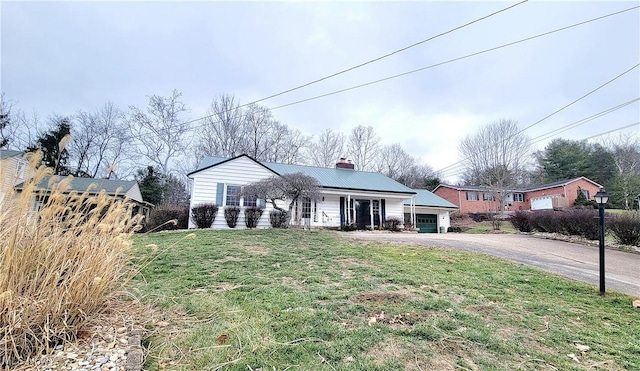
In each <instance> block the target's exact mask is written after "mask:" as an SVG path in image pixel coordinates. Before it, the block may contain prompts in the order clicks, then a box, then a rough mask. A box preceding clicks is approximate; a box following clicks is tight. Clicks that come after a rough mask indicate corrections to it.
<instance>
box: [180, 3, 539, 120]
mask: <svg viewBox="0 0 640 371" xmlns="http://www.w3.org/2000/svg"><path fill="white" fill-rule="evenodd" d="M527 1H529V0H523V1H521V2H519V3H516V4H513V5H510V6H508V7H506V8H503V9H500V10H498V11H496V12H493V13H491V14H488V15H485V16H484V17H481V18H478V19H475V20H473V21H471V22H467V23H465V24H463V25H461V26H458V27H455V28H452V29H450V30H448V31H445V32H441V33H439V34H437V35H435V36H431V37H429V38H427V39H424V40H421V41H418V42H416V43H413V44H411V45H409V46H405V47H404V48H401V49H398V50H395V51H393V52H391V53H387V54H385V55H382V56H380V57H377V58H374V59H371V60H368V61H366V62H364V63H360V64H358V65H355V66H353V67H349V68H347V69H345V70H342V71H338V72H336V73H333V74H331V75H328V76H325V77H322V78H319V79H316V80H313V81H310V82H308V83H305V84H302V85H298V86H296V87H294V88H291V89H287V90H284V91H281V92H279V93H276V94H272V95H269V96H267V97H264V98H260V99H258V100H254V101H252V102H249V103H245V104H242V105H239V106H237V107H235V108H232V109H230V110H227V111H224V112H222V113H227V112H229V111H233V110H237V109H239V108H243V107H246V106H249V105H252V104H255V103H259V102H262V101H265V100H267V99H271V98H275V97H279V96H281V95H284V94H287V93H290V92H292V91H295V90H299V89H302V88H304V87H307V86H310V85H313V84H316V83H318V82H321V81H324V80H328V79H330V78H332V77H336V76H338V75H342V74H344V73H347V72H349V71H353V70H355V69H357V68H360V67H363V66H366V65H368V64H371V63H374V62H377V61H379V60H381V59H384V58H388V57H390V56H392V55H395V54H398V53H401V52H403V51H405V50H407V49H411V48H413V47H416V46H418V45H421V44H424V43H426V42H428V41H431V40H433V39H436V38H438V37H441V36H444V35H447V34H450V33H452V32H454V31H457V30H459V29H461V28H464V27H467V26H470V25H472V24H474V23H477V22H480V21H482V20H485V19H487V18H489V17H492V16H494V15H496V14H499V13H502V12H504V11H507V10H509V9H511V8H514V7H516V6H518V5H520V4H524V3H526V2H527ZM213 116H215V115H207V116H203V117H200V118H197V119H193V120H190V121H185V122H184V123H185V124H190V123H193V122H196V121H200V120H204V119H206V118H209V117H213Z"/></svg>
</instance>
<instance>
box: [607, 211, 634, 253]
mask: <svg viewBox="0 0 640 371" xmlns="http://www.w3.org/2000/svg"><path fill="white" fill-rule="evenodd" d="M606 223H607V224H606V228H607V229H608V230H609V231H611V234H612V235H613V237H614V238H615V239H616V241H617V242H618V243H621V244H623V245H633V246H640V213H638V212H634V213H625V214H619V215H613V216H611V217H610V219H608V220H607V221H606Z"/></svg>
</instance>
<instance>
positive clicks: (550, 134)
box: [441, 98, 640, 176]
mask: <svg viewBox="0 0 640 371" xmlns="http://www.w3.org/2000/svg"><path fill="white" fill-rule="evenodd" d="M637 101H640V98H635V99H632V100H629V101H627V102H624V103H622V104H619V105H617V106H614V107H611V108H608V109H606V110H604V111H601V112H598V113H596V114H593V115H591V116H589V117H585V118H583V119H580V120H578V121H574V122H572V123H570V124H567V125H564V126H561V127H559V128H557V129H555V130H552V131H549V132H546V133H544V134H541V135H539V136H537V137H534V138H532V139H531V140H532V142H531V144H536V143H539V142H541V141H543V140H546V139H549V138H551V137H553V136H555V135H557V134H560V133H563V132H565V131H567V130H571V129H574V128H576V127H578V126H581V125H584V124H586V123H588V122H590V121H593V120H595V119H597V118H600V117H602V116H605V115H608V114H609V113H612V112H614V111H617V110H619V109H621V108H624V107H626V106H628V105H630V104H633V103H635V102H637ZM462 168H464V164H460V165H457V166H455V167H454V168H451V169H449V170H446V171H444V172H443V173H441V174H442V175H443V176H453V175H456V174H458V172H459V171H460V169H462ZM447 173H448V174H450V175H445V174H447Z"/></svg>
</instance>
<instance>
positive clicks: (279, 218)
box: [269, 209, 289, 228]
mask: <svg viewBox="0 0 640 371" xmlns="http://www.w3.org/2000/svg"><path fill="white" fill-rule="evenodd" d="M269 222H270V223H271V226H272V227H273V228H287V227H288V226H289V213H288V212H286V211H281V210H277V209H274V210H271V212H269Z"/></svg>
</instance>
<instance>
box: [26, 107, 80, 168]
mask: <svg viewBox="0 0 640 371" xmlns="http://www.w3.org/2000/svg"><path fill="white" fill-rule="evenodd" d="M54 120H55V122H56V124H55V127H54V128H53V129H51V130H49V131H48V132H46V133H43V134H41V135H40V137H39V138H38V139H37V140H36V145H33V146H29V147H27V152H35V151H37V150H38V149H39V150H40V151H42V164H43V165H46V166H48V167H50V168H52V169H54V173H55V174H58V175H69V174H70V170H69V167H68V161H69V152H68V151H67V149H66V148H65V147H66V144H67V143H68V141H69V140H70V135H71V123H70V122H69V119H68V118H66V117H58V118H55V119H54ZM68 135H69V137H67V136H68Z"/></svg>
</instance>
